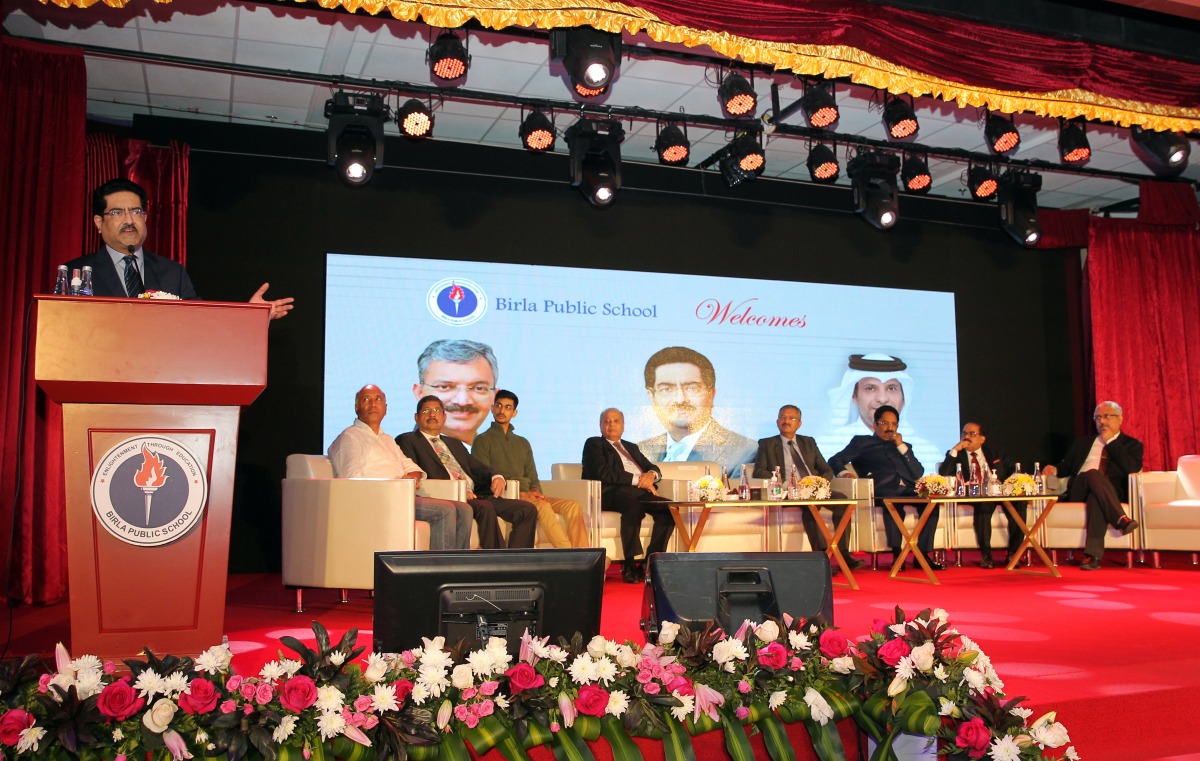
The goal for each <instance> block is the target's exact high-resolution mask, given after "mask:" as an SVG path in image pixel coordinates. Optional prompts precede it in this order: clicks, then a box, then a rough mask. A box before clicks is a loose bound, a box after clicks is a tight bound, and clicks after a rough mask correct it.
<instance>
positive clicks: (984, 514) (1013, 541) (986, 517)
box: [973, 502, 1029, 558]
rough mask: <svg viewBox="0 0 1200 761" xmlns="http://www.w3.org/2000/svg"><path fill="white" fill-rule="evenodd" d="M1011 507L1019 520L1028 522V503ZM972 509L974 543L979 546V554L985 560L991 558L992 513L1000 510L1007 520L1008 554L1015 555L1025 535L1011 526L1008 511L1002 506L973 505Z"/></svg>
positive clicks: (1014, 526)
mask: <svg viewBox="0 0 1200 761" xmlns="http://www.w3.org/2000/svg"><path fill="white" fill-rule="evenodd" d="M1013 507H1014V508H1015V509H1016V511H1017V515H1019V516H1021V520H1022V521H1025V522H1028V520H1029V517H1028V515H1029V503H1027V502H1017V503H1016V504H1014V505H1013ZM974 509H975V517H974V519H973V523H974V524H975V543H976V544H978V545H979V552H980V554H982V555H983V557H985V558H990V557H991V556H992V511H993V510H1000V511H1001V512H1003V513H1004V515H1005V517H1007V518H1008V554H1009V555H1015V554H1016V552H1017V548H1019V547H1020V546H1021V542H1022V541H1024V540H1025V535H1024V534H1022V533H1021V530H1020V529H1019V528H1017V526H1016V525H1014V524H1013V520H1012V516H1011V515H1009V514H1008V510H1005V509H1004V505H990V504H982V505H975V508H974Z"/></svg>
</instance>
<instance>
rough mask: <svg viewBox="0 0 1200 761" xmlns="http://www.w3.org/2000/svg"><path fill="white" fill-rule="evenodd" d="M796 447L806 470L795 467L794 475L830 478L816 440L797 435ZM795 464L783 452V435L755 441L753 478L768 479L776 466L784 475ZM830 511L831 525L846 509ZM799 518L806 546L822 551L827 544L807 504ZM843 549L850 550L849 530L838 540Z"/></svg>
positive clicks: (837, 508) (843, 552) (830, 472)
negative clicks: (756, 454)
mask: <svg viewBox="0 0 1200 761" xmlns="http://www.w3.org/2000/svg"><path fill="white" fill-rule="evenodd" d="M795 442H796V448H797V450H798V451H799V452H800V459H801V460H803V462H804V466H807V468H808V470H807V472H805V468H804V466H797V467H796V475H797V476H798V477H800V478H803V477H804V476H807V475H809V474H810V473H811V474H812V475H814V476H820V477H821V478H824V479H828V480H830V481H832V480H833V468H831V467H829V463H827V462H825V458H824V457H823V456H821V450H820V449H817V442H816V441H815V440H814V439H813V438H812V437H811V436H800V435H799V434H797V435H796V438H795ZM793 466H794V463H793V462H792V458H791V456H790V455H788V454H787V453H786V452H784V451H783V438H782V437H781V436H771V437H769V438H765V439H759V440H758V456H757V457H756V458H755V459H754V477H755V478H770V477H771V474H772V473H773V472H774V471H775V468H779V472H780V474H786V473H787V472H788V468H791V467H793ZM828 509H829V512H831V513H833V525H835V526H836V525H837V524H838V523H839V522H840V521H841V520H842V516H843V515H844V514H845V512H846V508H845V507H840V506H839V507H830V508H828ZM800 520H801V522H802V523H803V524H804V533H806V534H808V543H809V545H810V546H811V547H812V548H813V549H814V550H817V551H818V552H824V551H825V550H826V549H827V548H828V545H827V544H826V543H825V537H824V536H823V535H822V534H821V532H820V531H819V530H818V529H817V521H816V519H815V518H813V515H812V511H811V510H809V509H808V508H806V507H802V508H800ZM838 546H839V547H841V548H842V554H843V555H844V556H846V557H849V553H850V532H849V531H846V533H844V534H842V539H841V541H840V542H839V543H838Z"/></svg>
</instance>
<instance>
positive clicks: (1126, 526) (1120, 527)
mask: <svg viewBox="0 0 1200 761" xmlns="http://www.w3.org/2000/svg"><path fill="white" fill-rule="evenodd" d="M1137 527H1138V522H1137V521H1135V520H1133V519H1132V518H1129V517H1126V518H1125V519H1124V520H1122V521H1121V522H1119V523H1118V524H1117V531H1120V532H1121V536H1126V535H1128V534H1129V533H1130V532H1131V531H1133V530H1134V529H1135V528H1137ZM1097 562H1098V561H1097Z"/></svg>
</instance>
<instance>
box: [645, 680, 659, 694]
mask: <svg viewBox="0 0 1200 761" xmlns="http://www.w3.org/2000/svg"><path fill="white" fill-rule="evenodd" d="M642 692H644V693H646V694H647V695H657V694H658V693H660V692H662V687H659V686H658V682H646V684H645V686H643V687H642Z"/></svg>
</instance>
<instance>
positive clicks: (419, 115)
mask: <svg viewBox="0 0 1200 761" xmlns="http://www.w3.org/2000/svg"><path fill="white" fill-rule="evenodd" d="M396 124H398V125H400V134H401V135H404V136H405V137H414V138H417V137H429V136H430V135H431V134H432V133H433V112H432V111H431V110H430V109H429V106H428V105H427V104H425V103H423V102H422V101H419V100H417V99H416V98H409V99H408V100H407V101H406V102H405V103H404V105H403V106H401V107H400V110H399V111H398V112H396Z"/></svg>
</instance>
